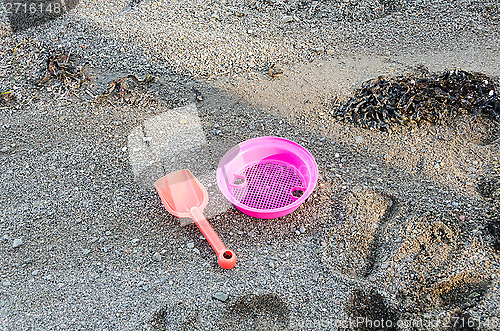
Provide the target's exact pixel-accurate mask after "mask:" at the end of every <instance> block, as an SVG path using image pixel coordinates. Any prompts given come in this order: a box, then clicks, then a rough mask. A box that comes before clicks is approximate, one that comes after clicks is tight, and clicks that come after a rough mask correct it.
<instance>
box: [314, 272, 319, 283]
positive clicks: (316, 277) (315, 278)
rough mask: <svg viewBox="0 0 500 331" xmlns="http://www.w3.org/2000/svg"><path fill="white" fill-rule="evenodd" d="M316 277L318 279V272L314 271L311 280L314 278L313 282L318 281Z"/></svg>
mask: <svg viewBox="0 0 500 331" xmlns="http://www.w3.org/2000/svg"><path fill="white" fill-rule="evenodd" d="M318 279H319V274H317V273H316V274H314V275H313V280H314V281H315V282H317V281H318Z"/></svg>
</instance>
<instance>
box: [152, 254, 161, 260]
mask: <svg viewBox="0 0 500 331" xmlns="http://www.w3.org/2000/svg"><path fill="white" fill-rule="evenodd" d="M153 260H155V261H158V262H160V261H161V254H160V253H158V252H156V253H155V254H154V255H153Z"/></svg>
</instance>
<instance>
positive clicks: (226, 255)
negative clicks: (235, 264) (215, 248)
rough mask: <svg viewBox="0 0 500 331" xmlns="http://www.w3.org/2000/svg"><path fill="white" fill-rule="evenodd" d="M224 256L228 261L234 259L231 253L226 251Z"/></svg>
mask: <svg viewBox="0 0 500 331" xmlns="http://www.w3.org/2000/svg"><path fill="white" fill-rule="evenodd" d="M222 256H223V257H224V258H225V259H226V260H229V259H231V258H232V257H233V254H232V253H231V252H229V251H226V252H224V254H222Z"/></svg>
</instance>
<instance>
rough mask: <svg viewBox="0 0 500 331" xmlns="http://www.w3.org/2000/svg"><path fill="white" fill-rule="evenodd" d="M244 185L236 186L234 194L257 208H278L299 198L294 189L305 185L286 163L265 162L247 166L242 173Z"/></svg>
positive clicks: (249, 205)
mask: <svg viewBox="0 0 500 331" xmlns="http://www.w3.org/2000/svg"><path fill="white" fill-rule="evenodd" d="M241 175H242V176H243V177H245V179H246V184H243V187H234V188H233V189H232V192H233V196H234V198H235V199H236V200H238V201H239V202H241V203H242V204H244V205H246V206H248V207H252V208H256V209H276V208H281V207H284V206H287V205H289V204H291V203H292V202H294V201H295V200H297V198H295V197H294V196H293V195H292V190H293V189H294V188H297V187H301V188H303V187H304V181H303V180H302V178H301V177H300V175H299V174H298V173H297V171H296V170H295V169H294V168H292V167H290V166H287V165H285V164H282V163H277V162H265V163H259V164H256V165H253V166H251V167H248V168H246V169H245V170H244V171H243V173H242V174H241Z"/></svg>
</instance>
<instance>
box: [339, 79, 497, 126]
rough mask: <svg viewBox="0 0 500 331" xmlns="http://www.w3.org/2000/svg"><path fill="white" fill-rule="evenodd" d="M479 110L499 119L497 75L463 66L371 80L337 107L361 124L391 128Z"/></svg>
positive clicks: (343, 115) (346, 117) (344, 116)
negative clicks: (463, 68) (478, 71)
mask: <svg viewBox="0 0 500 331" xmlns="http://www.w3.org/2000/svg"><path fill="white" fill-rule="evenodd" d="M465 113H470V114H474V115H477V114H479V113H482V114H486V115H489V116H490V117H492V118H493V119H495V120H497V121H498V120H500V99H499V90H498V86H497V85H496V84H495V82H494V80H493V79H492V78H490V77H488V76H486V75H484V74H482V73H470V72H466V71H463V70H459V69H454V70H447V71H445V72H442V73H439V74H437V73H430V72H428V71H427V70H422V72H421V73H419V74H412V75H407V76H398V77H394V78H390V77H385V76H381V77H378V78H376V79H372V80H369V81H367V82H365V83H364V84H363V86H362V87H361V88H360V89H358V90H356V92H355V93H354V96H353V97H352V98H351V99H350V100H349V101H347V102H346V103H345V104H343V105H341V106H340V107H338V108H337V109H336V115H337V116H338V117H339V118H340V119H343V120H345V121H348V122H351V123H354V124H356V125H359V126H361V127H365V128H370V129H380V130H382V131H390V129H391V127H393V126H394V125H400V124H406V125H408V124H413V123H419V122H423V121H426V122H429V123H432V124H440V123H444V122H445V121H446V120H448V119H451V118H453V117H455V116H457V115H460V114H465Z"/></svg>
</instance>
